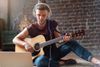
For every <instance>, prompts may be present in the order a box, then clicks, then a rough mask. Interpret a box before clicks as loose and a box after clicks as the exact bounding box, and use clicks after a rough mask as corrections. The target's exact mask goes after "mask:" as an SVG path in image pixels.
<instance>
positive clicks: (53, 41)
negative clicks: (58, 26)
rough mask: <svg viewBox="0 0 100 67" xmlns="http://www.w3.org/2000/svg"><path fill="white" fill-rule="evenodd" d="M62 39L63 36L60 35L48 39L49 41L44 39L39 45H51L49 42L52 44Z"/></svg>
mask: <svg viewBox="0 0 100 67" xmlns="http://www.w3.org/2000/svg"><path fill="white" fill-rule="evenodd" d="M62 39H63V36H60V37H58V38H55V39H52V40H49V41H46V42H44V43H42V44H41V45H40V47H41V48H42V47H45V46H48V45H51V44H54V43H57V42H58V41H60V40H62Z"/></svg>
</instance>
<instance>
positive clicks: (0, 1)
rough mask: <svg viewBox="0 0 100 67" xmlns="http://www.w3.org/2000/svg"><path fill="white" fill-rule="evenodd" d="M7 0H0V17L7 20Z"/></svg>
mask: <svg viewBox="0 0 100 67" xmlns="http://www.w3.org/2000/svg"><path fill="white" fill-rule="evenodd" d="M7 14H8V0H0V18H3V19H4V20H5V21H6V22H7Z"/></svg>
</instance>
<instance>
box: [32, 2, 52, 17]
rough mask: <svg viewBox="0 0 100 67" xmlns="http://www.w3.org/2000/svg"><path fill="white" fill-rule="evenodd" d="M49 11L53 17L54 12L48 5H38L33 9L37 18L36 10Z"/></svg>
mask: <svg viewBox="0 0 100 67" xmlns="http://www.w3.org/2000/svg"><path fill="white" fill-rule="evenodd" d="M37 9H38V10H47V11H48V12H49V16H51V14H52V12H51V9H50V7H49V5H48V4H46V3H37V4H36V5H35V6H34V8H33V15H34V16H35V11H36V10H37Z"/></svg>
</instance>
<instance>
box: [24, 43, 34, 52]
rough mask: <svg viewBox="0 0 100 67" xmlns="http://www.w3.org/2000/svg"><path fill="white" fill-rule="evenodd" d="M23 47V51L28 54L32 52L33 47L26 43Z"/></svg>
mask: <svg viewBox="0 0 100 67" xmlns="http://www.w3.org/2000/svg"><path fill="white" fill-rule="evenodd" d="M24 47H25V49H26V50H27V51H29V52H31V53H32V52H33V47H32V46H31V45H29V44H28V43H25V44H24Z"/></svg>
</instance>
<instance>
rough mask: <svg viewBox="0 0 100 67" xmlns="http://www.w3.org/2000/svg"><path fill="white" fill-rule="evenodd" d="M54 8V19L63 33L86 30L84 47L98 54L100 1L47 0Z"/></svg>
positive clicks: (99, 42) (99, 47)
mask: <svg viewBox="0 0 100 67" xmlns="http://www.w3.org/2000/svg"><path fill="white" fill-rule="evenodd" d="M47 3H48V4H49V5H50V6H51V8H52V12H53V15H52V17H51V18H52V19H55V20H56V21H58V23H59V29H60V30H61V31H62V32H71V31H77V30H80V29H84V30H85V33H86V34H85V36H84V38H82V39H81V40H79V42H80V43H82V45H83V46H85V47H86V48H88V49H90V50H92V49H95V50H94V52H97V51H98V49H100V19H99V17H100V14H99V13H100V5H99V4H100V1H99V0H47Z"/></svg>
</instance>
